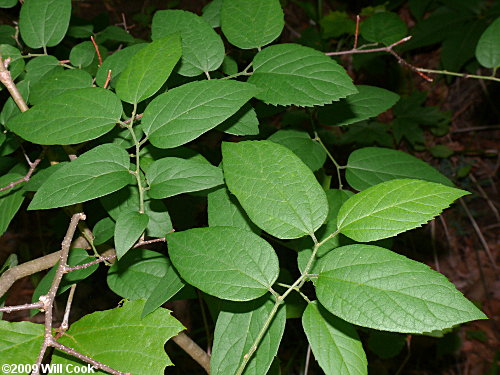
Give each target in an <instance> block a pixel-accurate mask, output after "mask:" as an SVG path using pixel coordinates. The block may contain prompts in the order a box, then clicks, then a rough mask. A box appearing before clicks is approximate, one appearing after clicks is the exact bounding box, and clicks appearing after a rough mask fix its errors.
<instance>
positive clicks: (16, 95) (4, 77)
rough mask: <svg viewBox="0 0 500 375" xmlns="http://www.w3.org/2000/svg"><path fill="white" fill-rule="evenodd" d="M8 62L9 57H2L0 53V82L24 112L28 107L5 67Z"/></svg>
mask: <svg viewBox="0 0 500 375" xmlns="http://www.w3.org/2000/svg"><path fill="white" fill-rule="evenodd" d="M8 63H9V59H5V60H4V59H3V58H2V54H1V53H0V82H2V83H3V85H4V86H5V87H6V88H7V90H8V91H9V93H10V96H12V99H13V100H14V102H15V103H16V104H17V106H18V107H19V109H20V110H21V112H26V111H27V110H28V109H29V108H28V105H27V104H26V102H25V101H24V99H23V96H22V95H21V93H20V92H19V90H18V88H17V86H16V84H15V83H14V80H13V79H12V76H11V75H10V71H9V70H8V69H7V66H8Z"/></svg>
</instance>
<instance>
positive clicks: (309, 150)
mask: <svg viewBox="0 0 500 375" xmlns="http://www.w3.org/2000/svg"><path fill="white" fill-rule="evenodd" d="M268 140H270V141H273V142H275V143H279V144H280V145H283V146H285V147H286V148H289V149H290V150H292V151H293V153H294V154H295V155H297V156H298V157H299V158H300V159H301V160H302V161H303V162H304V164H305V165H307V166H308V167H309V168H311V170H312V171H317V170H318V169H320V168H321V167H322V166H323V164H324V163H325V160H326V152H325V150H324V149H323V147H321V145H320V144H319V143H318V142H315V141H313V140H312V139H311V137H310V136H309V134H307V132H303V131H300V130H293V129H287V130H278V131H277V132H276V133H274V134H273V135H271V136H270V137H269V138H268Z"/></svg>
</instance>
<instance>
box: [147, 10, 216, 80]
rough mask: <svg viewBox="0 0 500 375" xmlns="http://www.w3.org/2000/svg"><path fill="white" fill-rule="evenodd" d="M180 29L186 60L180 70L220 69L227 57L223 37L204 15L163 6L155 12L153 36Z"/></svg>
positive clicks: (188, 72) (192, 72)
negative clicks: (162, 8)
mask: <svg viewBox="0 0 500 375" xmlns="http://www.w3.org/2000/svg"><path fill="white" fill-rule="evenodd" d="M174 33H179V34H180V35H181V39H182V60H181V61H182V62H181V65H180V67H179V70H178V73H179V74H181V75H183V76H187V77H194V76H197V75H200V74H202V73H203V72H211V71H213V70H216V69H218V68H219V67H220V65H221V64H222V60H224V43H223V42H222V39H221V37H220V36H219V35H218V34H217V33H216V32H215V31H214V30H213V29H212V27H211V26H210V25H209V24H208V23H207V21H205V20H204V19H203V18H201V17H200V16H197V15H196V14H194V13H191V12H186V11H183V10H160V11H158V12H156V13H155V15H154V16H153V25H152V35H151V37H152V39H153V40H157V39H159V38H163V37H165V36H167V35H170V34H174Z"/></svg>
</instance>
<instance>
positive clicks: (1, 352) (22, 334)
mask: <svg viewBox="0 0 500 375" xmlns="http://www.w3.org/2000/svg"><path fill="white" fill-rule="evenodd" d="M43 335H44V327H43V324H35V323H31V322H16V323H13V322H6V321H5V320H0V337H2V339H1V340H0V356H1V357H2V359H4V358H5V359H8V360H9V364H24V363H26V364H28V363H35V362H36V359H37V357H38V354H39V353H40V345H41V343H42V342H43ZM6 363H7V362H2V364H6Z"/></svg>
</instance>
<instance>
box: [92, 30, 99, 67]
mask: <svg viewBox="0 0 500 375" xmlns="http://www.w3.org/2000/svg"><path fill="white" fill-rule="evenodd" d="M90 40H91V41H92V44H93V45H94V48H95V52H96V53H97V59H98V60H99V66H101V65H102V57H101V52H100V51H99V46H98V45H97V43H96V42H95V39H94V37H93V36H92V35H91V36H90Z"/></svg>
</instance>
